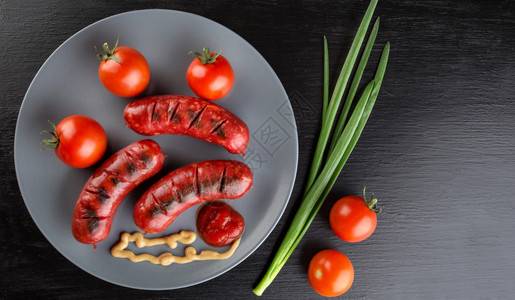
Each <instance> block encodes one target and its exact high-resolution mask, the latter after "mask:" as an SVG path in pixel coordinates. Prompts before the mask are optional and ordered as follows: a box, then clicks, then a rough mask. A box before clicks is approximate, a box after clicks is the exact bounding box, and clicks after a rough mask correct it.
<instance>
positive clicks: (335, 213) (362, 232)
mask: <svg viewBox="0 0 515 300" xmlns="http://www.w3.org/2000/svg"><path fill="white" fill-rule="evenodd" d="M365 199H366V196H365V189H363V198H361V197H358V196H346V197H343V198H341V199H339V200H338V201H336V203H335V204H334V205H333V207H332V208H331V212H330V214H329V223H330V224H331V228H332V229H333V231H334V233H335V234H336V235H337V236H338V237H339V238H341V239H342V240H344V241H347V242H352V243H355V242H361V241H363V240H365V239H366V238H368V237H369V236H370V235H372V233H373V232H374V230H375V229H376V226H377V214H378V213H379V212H381V209H379V210H377V208H376V205H377V199H376V198H375V197H374V194H372V197H371V198H370V200H368V201H366V200H365Z"/></svg>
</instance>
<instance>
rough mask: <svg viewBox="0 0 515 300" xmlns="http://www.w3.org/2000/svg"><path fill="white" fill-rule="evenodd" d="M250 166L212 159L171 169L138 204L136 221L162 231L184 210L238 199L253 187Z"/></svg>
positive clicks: (145, 227) (150, 228) (135, 209)
mask: <svg viewBox="0 0 515 300" xmlns="http://www.w3.org/2000/svg"><path fill="white" fill-rule="evenodd" d="M252 180H253V179H252V172H251V170H250V168H249V167H248V166H247V165H246V164H244V163H242V162H239V161H233V160H209V161H203V162H198V163H193V164H190V165H187V166H185V167H182V168H180V169H177V170H175V171H172V172H170V173H169V174H168V175H166V176H164V177H163V178H161V179H160V180H159V181H157V182H156V183H155V184H154V185H152V186H151V187H150V188H149V189H148V190H147V191H146V192H145V193H144V194H143V195H142V196H141V198H140V199H139V201H138V202H137V203H136V206H135V207H134V213H133V217H134V222H135V223H136V225H137V226H138V227H139V228H140V229H141V230H143V231H145V232H148V233H158V232H161V231H163V230H164V229H166V228H167V227H168V226H169V225H170V224H171V223H172V222H173V221H174V220H175V219H176V218H177V217H178V216H179V215H180V214H181V213H182V212H184V211H185V210H186V209H188V208H190V207H192V206H194V205H196V204H199V203H201V202H205V201H210V200H215V199H236V198H240V197H241V196H243V195H244V194H245V193H246V192H247V191H248V190H249V189H250V188H251V187H252Z"/></svg>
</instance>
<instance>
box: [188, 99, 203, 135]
mask: <svg viewBox="0 0 515 300" xmlns="http://www.w3.org/2000/svg"><path fill="white" fill-rule="evenodd" d="M206 107H207V105H205V106H204V107H202V109H201V110H200V111H199V112H198V113H197V114H196V116H195V117H193V118H191V117H192V115H191V114H190V119H193V120H192V121H191V123H190V126H188V130H189V129H190V128H191V127H192V126H195V127H197V128H198V127H199V125H200V115H202V113H203V112H204V110H205V109H206Z"/></svg>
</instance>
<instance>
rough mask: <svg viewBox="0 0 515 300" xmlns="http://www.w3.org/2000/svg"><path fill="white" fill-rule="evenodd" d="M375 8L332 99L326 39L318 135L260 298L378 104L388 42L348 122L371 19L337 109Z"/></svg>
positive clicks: (365, 57)
mask: <svg viewBox="0 0 515 300" xmlns="http://www.w3.org/2000/svg"><path fill="white" fill-rule="evenodd" d="M376 6H377V0H372V1H371V2H370V4H369V6H368V9H367V11H366V13H365V16H364V17H363V20H362V21H361V25H360V26H359V29H358V32H357V33H356V36H355V37H354V41H353V42H352V45H351V48H350V50H349V53H348V54H347V58H346V59H345V62H344V64H343V67H342V70H341V72H340V75H339V77H338V80H337V82H336V84H335V87H334V91H333V93H332V95H331V99H330V100H329V58H328V47H327V40H326V38H325V37H324V81H323V107H322V128H321V131H320V136H319V138H318V142H317V146H316V149H315V154H314V157H313V161H312V165H311V169H310V173H309V176H308V181H307V185H306V189H305V192H304V196H303V199H302V202H301V205H300V207H299V209H298V211H297V213H296V215H295V217H294V219H293V221H292V224H291V225H290V227H289V229H288V231H287V233H286V236H285V237H284V239H283V241H282V243H281V245H280V246H279V249H278V250H277V253H276V254H275V257H274V259H273V261H272V263H271V264H270V266H269V268H268V270H267V272H266V273H265V275H264V276H263V278H262V279H261V281H260V282H259V284H258V285H257V286H256V288H255V289H254V293H255V294H256V295H258V296H261V295H262V294H263V292H264V291H265V289H266V288H267V287H268V286H269V285H270V284H271V283H272V281H273V280H274V278H275V277H276V276H277V275H278V274H279V271H280V270H281V269H282V267H283V266H284V264H285V263H286V261H287V260H288V258H289V257H290V255H291V254H292V252H293V250H294V249H295V247H297V245H298V244H299V242H300V240H301V239H302V237H303V236H304V234H305V233H306V231H307V230H308V227H309V225H310V224H311V222H312V221H313V218H314V217H315V215H316V214H317V212H318V211H319V209H320V207H321V206H322V204H323V203H324V200H325V199H326V197H327V195H328V194H329V192H330V190H331V188H332V187H333V185H334V183H335V181H336V179H337V178H338V175H339V174H340V172H341V170H342V168H343V166H344V165H345V162H346V161H347V159H348V158H349V156H350V154H351V152H352V150H353V149H354V146H355V145H356V143H357V141H358V139H359V136H360V135H361V132H362V131H363V128H364V127H365V124H366V122H367V120H368V117H369V116H370V113H371V112H372V108H373V107H374V103H375V102H376V99H377V95H378V94H379V89H380V87H381V83H382V81H383V76H384V73H385V70H386V64H387V62H388V55H389V53H390V44H389V43H386V45H385V47H384V49H383V52H382V54H381V59H380V61H379V65H378V68H377V70H376V73H375V76H374V79H373V80H372V81H370V83H368V85H367V86H366V87H365V89H364V91H363V93H362V94H361V97H360V98H359V100H358V102H357V103H356V105H355V107H354V109H353V110H352V113H351V114H350V118H349V119H348V120H347V117H348V115H349V112H350V111H351V106H352V103H353V100H354V98H355V96H356V92H357V90H358V86H359V84H360V82H361V77H362V75H363V71H364V70H365V66H366V64H367V62H368V58H369V56H370V52H371V51H372V47H373V46H374V43H375V39H376V36H377V32H378V30H379V18H377V20H376V21H375V23H374V26H373V28H372V31H371V33H370V35H369V37H368V40H367V43H366V45H365V48H364V50H363V53H362V55H361V59H360V61H359V64H358V66H357V68H356V71H355V72H354V77H353V79H352V82H351V83H350V87H349V90H348V92H347V97H346V100H345V103H344V105H343V107H342V108H341V109H340V103H341V100H342V98H343V95H344V94H345V91H346V87H347V85H348V82H349V79H350V77H351V74H352V72H353V69H354V65H355V63H356V61H357V58H358V56H359V52H360V49H361V46H362V44H363V41H364V39H365V35H366V32H367V30H368V27H369V25H370V22H371V20H372V15H373V14H374V10H375V7H376ZM338 111H340V116H339V119H338V122H337V124H336V127H334V126H333V125H334V123H335V118H336V115H337V114H338ZM333 127H334V128H333ZM331 133H332V136H331ZM330 138H331V139H330ZM324 158H325V160H324Z"/></svg>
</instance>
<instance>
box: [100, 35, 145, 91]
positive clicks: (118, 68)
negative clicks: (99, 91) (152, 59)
mask: <svg viewBox="0 0 515 300" xmlns="http://www.w3.org/2000/svg"><path fill="white" fill-rule="evenodd" d="M95 49H96V48H95ZM103 49H104V54H102V53H100V52H99V51H98V50H97V57H98V59H99V60H100V66H99V67H98V77H99V78H100V82H101V83H102V84H103V85H104V87H105V88H106V89H107V90H108V91H110V92H111V93H113V94H115V95H117V96H120V97H135V96H137V95H139V94H140V93H141V92H143V90H145V88H147V85H148V83H149V81H150V68H149V66H148V62H147V60H146V59H145V57H144V56H143V54H141V53H140V52H139V51H138V50H136V49H134V48H131V47H126V46H122V47H118V40H117V41H116V44H115V45H114V48H113V49H112V50H111V49H109V46H108V45H107V43H104V46H103Z"/></svg>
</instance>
